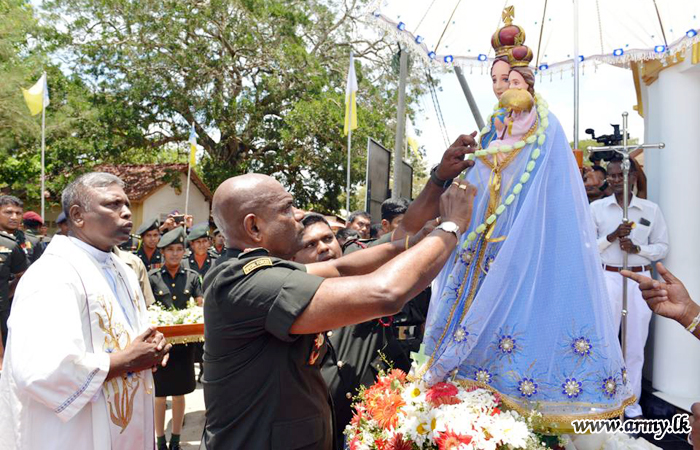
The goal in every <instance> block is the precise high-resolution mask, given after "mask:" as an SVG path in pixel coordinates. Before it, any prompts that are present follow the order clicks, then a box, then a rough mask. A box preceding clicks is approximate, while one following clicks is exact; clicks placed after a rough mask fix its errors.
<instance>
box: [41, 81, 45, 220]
mask: <svg viewBox="0 0 700 450" xmlns="http://www.w3.org/2000/svg"><path fill="white" fill-rule="evenodd" d="M44 76H46V72H44ZM44 83H46V82H44ZM44 89H46V84H44ZM41 105H42V108H41V220H42V222H43V221H44V208H45V204H44V191H45V184H46V179H45V178H46V175H45V168H44V167H45V165H44V162H45V154H46V92H44V93H43V94H42V98H41Z"/></svg>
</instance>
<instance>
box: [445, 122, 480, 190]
mask: <svg viewBox="0 0 700 450" xmlns="http://www.w3.org/2000/svg"><path fill="white" fill-rule="evenodd" d="M475 136H476V131H475V132H473V133H472V134H463V135H461V136H459V137H458V138H457V140H455V141H454V142H453V143H452V145H451V146H450V148H448V149H447V150H445V153H444V154H443V155H442V161H440V164H439V165H438V167H437V169H436V172H435V174H436V175H437V176H438V178H440V179H441V180H451V179H452V178H456V177H457V176H458V175H459V174H460V173H462V171H463V170H464V169H466V168H468V167H471V166H473V165H474V161H467V160H465V159H464V156H465V155H467V154H468V153H474V152H475V151H476V141H475V140H474V137H475Z"/></svg>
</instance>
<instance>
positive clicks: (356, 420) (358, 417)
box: [350, 406, 365, 428]
mask: <svg viewBox="0 0 700 450" xmlns="http://www.w3.org/2000/svg"><path fill="white" fill-rule="evenodd" d="M364 412H365V411H364V409H362V408H360V407H357V406H356V407H355V413H353V415H352V419H350V425H352V426H353V427H355V428H359V427H360V421H362V419H364Z"/></svg>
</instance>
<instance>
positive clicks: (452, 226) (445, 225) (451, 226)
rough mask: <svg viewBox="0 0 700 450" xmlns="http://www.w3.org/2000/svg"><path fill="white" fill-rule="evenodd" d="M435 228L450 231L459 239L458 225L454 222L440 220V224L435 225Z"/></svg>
mask: <svg viewBox="0 0 700 450" xmlns="http://www.w3.org/2000/svg"><path fill="white" fill-rule="evenodd" d="M435 229H436V230H442V231H446V232H447V233H452V234H454V235H455V237H456V238H457V240H458V241H459V225H457V224H456V223H454V222H441V223H440V225H438V226H437V227H435Z"/></svg>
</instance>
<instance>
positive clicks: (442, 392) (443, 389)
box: [425, 383, 460, 408]
mask: <svg viewBox="0 0 700 450" xmlns="http://www.w3.org/2000/svg"><path fill="white" fill-rule="evenodd" d="M458 392H459V391H458V390H457V386H455V385H454V384H452V383H436V384H435V385H433V387H431V388H430V389H428V392H427V393H426V394H425V399H426V400H427V401H428V403H430V404H431V405H433V406H434V407H436V408H437V407H438V406H440V405H456V404H457V403H460V400H459V399H458V398H457V393H458Z"/></svg>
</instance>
